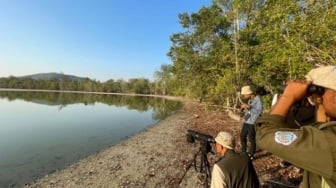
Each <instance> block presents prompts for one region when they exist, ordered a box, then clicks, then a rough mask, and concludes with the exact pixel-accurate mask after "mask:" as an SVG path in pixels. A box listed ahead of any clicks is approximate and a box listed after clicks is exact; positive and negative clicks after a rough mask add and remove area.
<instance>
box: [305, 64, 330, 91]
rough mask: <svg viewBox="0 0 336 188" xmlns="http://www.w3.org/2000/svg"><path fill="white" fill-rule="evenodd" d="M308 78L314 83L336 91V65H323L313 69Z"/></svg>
mask: <svg viewBox="0 0 336 188" xmlns="http://www.w3.org/2000/svg"><path fill="white" fill-rule="evenodd" d="M306 79H307V80H308V81H311V82H312V84H314V85H317V86H321V87H324V88H329V89H333V90H335V91H336V66H322V67H319V68H315V69H312V70H311V71H310V72H309V73H308V74H307V75H306Z"/></svg>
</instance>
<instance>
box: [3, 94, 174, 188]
mask: <svg viewBox="0 0 336 188" xmlns="http://www.w3.org/2000/svg"><path fill="white" fill-rule="evenodd" d="M180 107H181V104H180V103H179V102H176V101H167V100H165V99H162V98H160V99H157V98H150V97H130V96H116V95H94V94H70V93H44V92H12V91H11V92H0V114H1V118H2V121H1V124H0V187H20V186H22V185H23V184H24V183H27V182H31V181H32V180H33V179H36V178H38V177H42V176H43V175H45V174H47V173H50V172H52V171H55V170H56V169H61V168H64V167H66V166H67V165H69V164H71V163H73V162H75V161H76V160H78V159H81V158H83V157H85V156H87V155H90V154H93V153H95V152H97V151H100V150H102V149H104V148H106V147H108V146H111V145H113V144H115V143H117V142H119V141H120V140H122V139H125V138H127V137H129V136H131V135H133V134H136V133H137V132H139V131H141V130H144V129H145V128H147V127H148V126H151V125H154V124H156V123H157V122H158V121H159V120H162V119H164V118H165V117H167V116H168V115H170V114H171V113H173V112H174V111H176V110H177V109H179V108H180Z"/></svg>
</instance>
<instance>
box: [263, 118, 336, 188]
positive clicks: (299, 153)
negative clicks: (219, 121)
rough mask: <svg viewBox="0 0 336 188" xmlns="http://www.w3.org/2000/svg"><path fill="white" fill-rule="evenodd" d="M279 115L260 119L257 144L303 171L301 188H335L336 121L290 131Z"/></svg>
mask: <svg viewBox="0 0 336 188" xmlns="http://www.w3.org/2000/svg"><path fill="white" fill-rule="evenodd" d="M287 127H288V125H286V123H285V119H284V118H283V117H281V116H277V115H269V116H265V117H261V118H259V120H258V121H257V123H256V142H257V145H258V146H259V147H260V148H261V149H265V150H267V151H269V152H271V153H273V154H275V155H277V156H279V157H280V158H282V159H284V160H286V161H288V162H290V163H292V164H293V165H295V166H297V167H300V168H302V169H304V174H303V181H302V184H301V186H302V187H311V188H317V187H328V186H326V185H325V183H327V184H328V185H329V187H335V188H336V121H333V122H328V123H314V124H311V125H309V126H303V127H301V128H300V129H291V128H287Z"/></svg>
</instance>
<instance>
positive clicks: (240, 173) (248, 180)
mask: <svg viewBox="0 0 336 188" xmlns="http://www.w3.org/2000/svg"><path fill="white" fill-rule="evenodd" d="M216 164H217V165H218V166H219V167H220V169H221V170H222V172H223V174H224V177H225V182H226V184H227V187H229V188H258V187H259V179H258V176H257V174H256V172H255V169H254V167H253V164H252V161H251V160H250V158H249V157H248V155H247V154H246V153H244V154H238V153H235V152H234V151H232V150H228V151H227V152H226V153H225V156H224V157H222V158H221V159H220V160H219V161H218V162H216Z"/></svg>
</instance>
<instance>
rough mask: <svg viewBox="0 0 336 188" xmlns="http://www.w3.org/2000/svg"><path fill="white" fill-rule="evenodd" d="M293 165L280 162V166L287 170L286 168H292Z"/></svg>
mask: <svg viewBox="0 0 336 188" xmlns="http://www.w3.org/2000/svg"><path fill="white" fill-rule="evenodd" d="M290 165H291V163H289V162H287V161H281V162H280V166H281V168H286V167H288V166H290Z"/></svg>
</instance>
